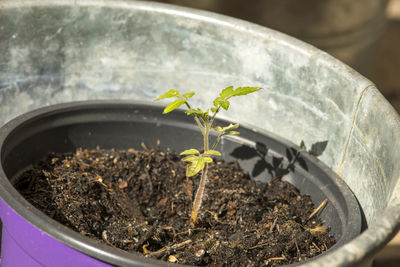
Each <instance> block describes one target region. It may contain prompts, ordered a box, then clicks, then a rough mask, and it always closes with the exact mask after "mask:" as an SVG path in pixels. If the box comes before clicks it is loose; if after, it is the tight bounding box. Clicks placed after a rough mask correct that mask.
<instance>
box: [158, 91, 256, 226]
mask: <svg viewBox="0 0 400 267" xmlns="http://www.w3.org/2000/svg"><path fill="white" fill-rule="evenodd" d="M260 89H261V88H259V87H238V88H236V89H234V88H233V86H230V87H227V88H225V89H223V90H222V91H221V93H220V94H219V96H218V97H216V98H215V99H214V101H213V106H212V107H211V108H209V109H207V110H205V111H203V110H201V109H200V108H193V107H192V106H191V105H190V104H189V99H190V98H191V97H193V95H194V92H187V93H184V94H181V93H180V92H179V91H177V90H169V91H168V92H166V93H164V94H162V95H160V96H159V97H157V98H156V99H155V101H158V100H161V99H166V98H175V100H174V101H173V102H171V103H170V104H169V105H168V106H167V107H166V108H165V109H164V111H163V114H166V113H168V112H171V111H173V110H175V109H177V108H179V107H180V106H182V105H186V107H187V111H186V114H187V115H188V116H193V118H194V120H195V122H196V123H197V125H198V126H199V128H200V131H201V134H202V135H203V150H204V152H200V151H199V150H197V149H195V148H191V149H187V150H185V151H183V152H182V153H181V155H184V156H185V157H184V158H183V159H182V160H183V161H185V162H188V163H189V164H188V165H187V167H186V176H187V177H191V176H194V175H196V174H197V173H199V172H200V171H201V178H200V184H199V187H198V189H197V192H196V195H195V198H194V201H193V208H192V214H191V216H190V217H191V226H192V227H193V226H194V224H195V222H196V219H197V214H198V212H199V209H200V207H201V203H202V199H203V195H204V189H205V185H206V182H207V170H208V164H209V163H210V162H212V161H213V159H212V156H221V152H219V151H217V150H215V148H216V147H217V145H218V143H219V141H220V140H221V138H222V137H223V136H225V135H239V132H238V131H234V130H235V129H237V128H238V127H239V124H238V123H236V124H230V125H228V126H225V127H221V126H214V125H213V123H214V119H215V117H216V115H217V114H218V113H219V112H220V111H221V108H222V109H224V110H228V109H229V106H230V102H229V99H230V98H232V97H234V96H242V95H247V94H250V93H253V92H255V91H258V90H260ZM211 130H215V131H217V132H218V136H217V138H216V140H215V142H214V143H213V144H212V145H211V146H210V144H209V134H210V131H211Z"/></svg>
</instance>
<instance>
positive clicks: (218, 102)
mask: <svg viewBox="0 0 400 267" xmlns="http://www.w3.org/2000/svg"><path fill="white" fill-rule="evenodd" d="M221 101H223V99H222V98H221V97H217V98H215V99H214V101H213V105H214V107H215V110H216V109H217V108H218V107H219V106H220V105H221V104H220V103H221Z"/></svg>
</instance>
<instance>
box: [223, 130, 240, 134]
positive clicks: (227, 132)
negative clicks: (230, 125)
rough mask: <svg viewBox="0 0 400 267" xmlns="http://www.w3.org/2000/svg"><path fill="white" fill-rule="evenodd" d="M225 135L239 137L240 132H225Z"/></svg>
mask: <svg viewBox="0 0 400 267" xmlns="http://www.w3.org/2000/svg"><path fill="white" fill-rule="evenodd" d="M225 135H240V132H238V131H229V132H226V133H225Z"/></svg>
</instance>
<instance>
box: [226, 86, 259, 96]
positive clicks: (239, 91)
mask: <svg viewBox="0 0 400 267" xmlns="http://www.w3.org/2000/svg"><path fill="white" fill-rule="evenodd" d="M260 89H261V87H238V88H236V90H234V91H233V92H232V96H240V95H247V94H250V93H253V92H256V91H258V90H260Z"/></svg>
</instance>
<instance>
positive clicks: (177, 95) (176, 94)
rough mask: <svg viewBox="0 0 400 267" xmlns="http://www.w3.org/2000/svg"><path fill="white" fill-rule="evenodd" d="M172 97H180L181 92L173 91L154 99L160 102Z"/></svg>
mask: <svg viewBox="0 0 400 267" xmlns="http://www.w3.org/2000/svg"><path fill="white" fill-rule="evenodd" d="M171 97H179V92H178V91H177V90H173V89H171V90H169V91H168V92H166V93H163V94H162V95H160V96H159V97H157V98H156V99H154V101H158V100H161V99H165V98H171Z"/></svg>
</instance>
